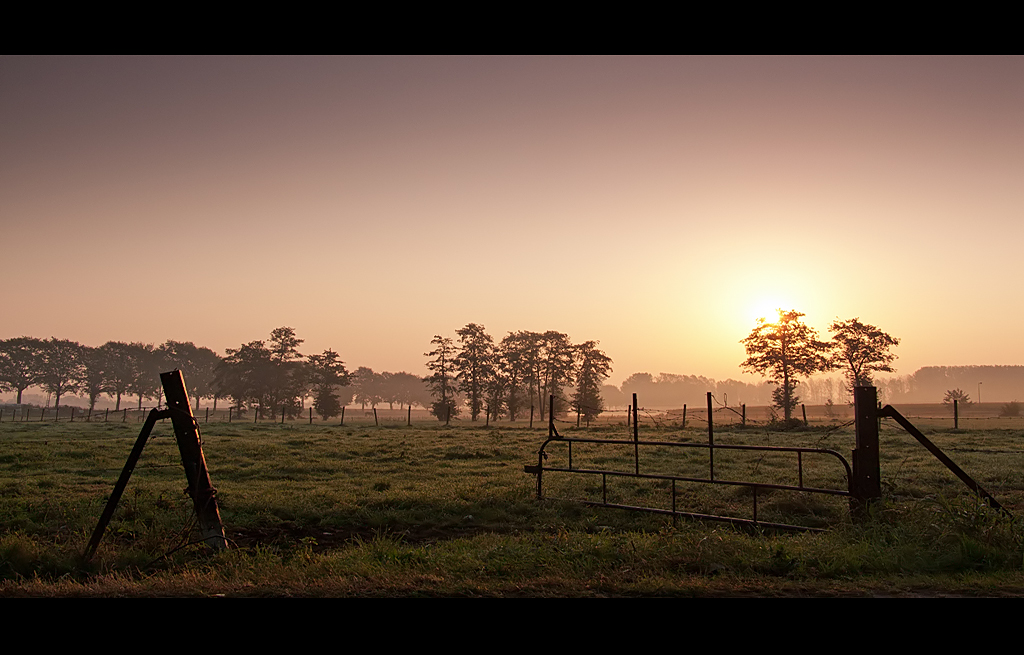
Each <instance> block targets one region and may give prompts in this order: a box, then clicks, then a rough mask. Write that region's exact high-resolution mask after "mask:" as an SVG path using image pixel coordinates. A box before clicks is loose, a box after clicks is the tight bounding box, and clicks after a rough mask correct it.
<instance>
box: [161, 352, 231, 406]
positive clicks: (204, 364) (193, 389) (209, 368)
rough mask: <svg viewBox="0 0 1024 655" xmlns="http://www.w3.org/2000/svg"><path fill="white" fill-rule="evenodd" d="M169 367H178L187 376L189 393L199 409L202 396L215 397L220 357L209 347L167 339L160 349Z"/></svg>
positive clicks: (186, 382)
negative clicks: (215, 379) (215, 380)
mask: <svg viewBox="0 0 1024 655" xmlns="http://www.w3.org/2000/svg"><path fill="white" fill-rule="evenodd" d="M158 350H159V351H160V352H161V354H162V359H163V361H164V363H165V365H166V366H167V368H176V369H178V370H180V371H181V373H182V375H183V376H184V378H185V384H186V385H187V387H188V390H189V393H191V394H192V396H193V397H194V398H195V402H196V409H197V410H198V409H199V399H200V398H214V406H216V393H215V391H214V386H213V381H214V377H215V375H216V370H217V365H218V364H220V357H219V356H218V355H217V353H215V352H213V351H212V350H210V349H209V348H205V347H202V346H196V345H195V344H194V343H192V342H191V341H167V342H166V343H165V344H163V345H162V346H160V348H159V349H158Z"/></svg>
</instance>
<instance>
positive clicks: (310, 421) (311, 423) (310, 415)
mask: <svg viewBox="0 0 1024 655" xmlns="http://www.w3.org/2000/svg"><path fill="white" fill-rule="evenodd" d="M309 424H310V425H313V408H312V407H310V408H309Z"/></svg>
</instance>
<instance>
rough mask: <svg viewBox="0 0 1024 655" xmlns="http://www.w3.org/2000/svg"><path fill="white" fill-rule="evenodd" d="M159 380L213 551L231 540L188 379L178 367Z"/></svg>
mask: <svg viewBox="0 0 1024 655" xmlns="http://www.w3.org/2000/svg"><path fill="white" fill-rule="evenodd" d="M160 383H161V386H162V387H163V390H164V396H165V397H166V399H167V409H168V410H170V412H171V424H172V425H173V426H174V437H175V441H177V442H178V452H179V454H180V455H181V463H182V464H183V465H184V467H185V479H186V480H187V481H188V495H189V496H191V497H192V503H193V506H194V507H195V512H196V516H197V517H198V519H199V533H200V535H202V538H203V541H205V542H206V545H207V546H210V547H211V548H213V549H214V550H224V549H226V548H227V547H228V543H227V540H226V539H225V538H224V526H223V524H222V523H221V520H220V509H219V508H218V506H217V497H216V493H217V492H216V490H214V488H213V484H212V483H211V481H210V472H209V470H208V469H207V468H206V457H205V455H204V454H203V446H202V437H201V436H200V434H199V424H198V423H196V420H195V416H194V415H193V414H192V406H191V405H190V404H189V402H188V392H187V391H185V380H184V378H182V376H181V371H179V370H177V369H175V370H173V371H169V372H167V373H161V374H160Z"/></svg>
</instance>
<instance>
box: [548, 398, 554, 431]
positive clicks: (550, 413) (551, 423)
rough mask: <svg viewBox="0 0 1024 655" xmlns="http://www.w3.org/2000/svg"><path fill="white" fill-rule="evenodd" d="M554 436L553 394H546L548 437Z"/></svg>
mask: <svg viewBox="0 0 1024 655" xmlns="http://www.w3.org/2000/svg"><path fill="white" fill-rule="evenodd" d="M553 436H555V396H554V394H552V395H550V396H548V439H550V438H551V437H553Z"/></svg>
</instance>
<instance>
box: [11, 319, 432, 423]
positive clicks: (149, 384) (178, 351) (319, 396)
mask: <svg viewBox="0 0 1024 655" xmlns="http://www.w3.org/2000/svg"><path fill="white" fill-rule="evenodd" d="M302 343H303V340H302V339H299V338H298V337H297V336H296V334H295V330H294V329H292V328H290V327H280V328H277V329H276V330H274V331H272V332H271V334H270V338H269V339H268V340H267V341H251V342H249V343H246V344H242V345H241V346H239V347H238V348H229V349H228V350H227V351H226V355H225V356H224V357H220V356H219V355H217V354H216V353H215V352H214V351H213V350H211V349H209V348H205V347H202V346H196V345H195V344H194V343H192V342H181V341H167V342H166V343H164V344H162V345H159V346H155V345H153V344H146V343H139V342H133V343H125V342H120V341H108V342H107V343H105V344H103V345H102V346H98V347H90V346H85V345H82V344H80V343H78V342H76V341H71V340H68V339H56V338H50V339H38V338H34V337H17V338H12V339H3V340H0V391H4V392H15V393H16V394H17V396H16V402H17V403H18V404H19V405H20V404H22V400H23V395H24V392H25V391H26V390H28V389H29V388H31V387H38V388H40V389H42V390H43V391H44V392H45V393H47V394H50V395H51V396H52V397H53V398H54V406H55V407H59V406H60V403H61V400H62V399H66V397H67V396H69V395H74V396H82V397H85V398H87V399H88V402H89V409H90V410H92V409H94V408H95V407H96V403H97V401H98V400H99V399H100V398H101V397H102V396H104V395H106V396H108V397H109V398H110V399H111V400H113V401H114V403H115V405H114V408H115V410H120V409H121V405H122V401H123V400H126V399H127V398H129V397H134V398H136V399H137V407H138V408H139V409H141V408H142V406H143V403H145V402H146V400H147V399H148V400H153V401H155V402H156V404H157V405H159V404H161V402H162V394H163V389H162V388H161V386H160V377H159V374H160V373H161V372H163V371H168V370H171V369H175V368H177V369H180V370H181V371H182V373H183V374H184V376H185V383H186V385H187V387H188V391H189V393H190V394H191V396H192V397H193V398H194V399H195V404H196V407H197V408H198V407H199V402H200V399H207V400H212V401H213V407H214V409H216V408H217V402H218V400H221V399H225V400H229V401H230V402H231V404H232V406H233V407H234V408H235V409H236V410H237V411H239V412H243V411H246V410H248V409H253V410H256V411H259V412H261V413H262V414H264V415H266V416H268V417H269V416H271V415H273V416H279V415H280V414H281V413H282V412H284V414H285V415H286V416H292V417H294V416H296V415H297V414H298V413H300V412H301V411H303V406H304V403H305V400H306V399H308V398H312V400H313V408H314V409H315V410H316V412H317V413H318V414H320V415H321V416H322V417H324V418H331V417H334V416H337V415H338V414H339V413H340V412H341V408H342V407H343V406H345V405H347V404H349V403H351V402H352V401H353V399H355V401H356V402H357V403H360V404H361V405H362V406H363V407H364V408H365V407H366V406H367V405H369V406H370V407H376V406H377V405H378V404H380V403H388V404H389V405H390V406H391V407H394V405H395V404H396V403H397V404H398V405H399V406H400V407H402V408H404V407H406V406H409V405H412V404H419V405H422V406H423V407H427V406H429V405H430V393H429V390H428V389H427V387H426V386H425V384H424V381H423V379H422V378H421V377H419V376H417V375H413V374H412V373H405V372H400V373H390V372H382V373H375V372H374V371H373V370H371V369H369V368H365V367H360V368H358V369H357V370H356V371H355V373H352V374H350V373H349V372H348V370H347V369H346V367H345V363H344V362H343V361H341V359H340V357H339V355H338V353H337V352H335V351H333V350H330V349H328V350H325V351H323V352H322V353H321V354H318V355H303V354H302V353H300V352H299V346H300V345H301V344H302Z"/></svg>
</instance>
